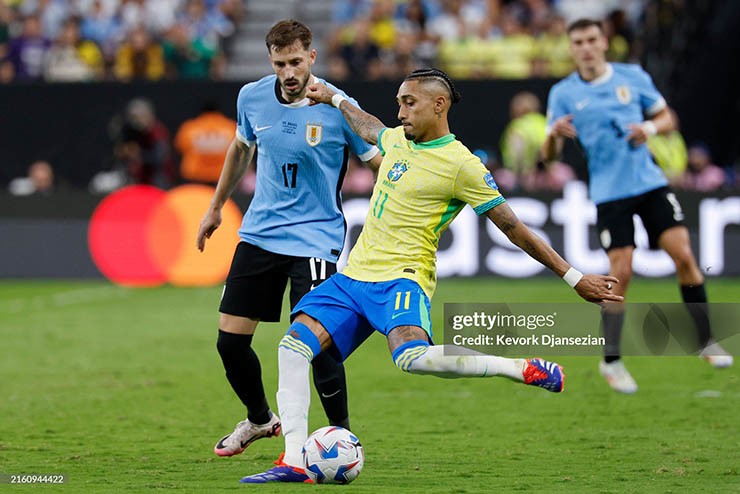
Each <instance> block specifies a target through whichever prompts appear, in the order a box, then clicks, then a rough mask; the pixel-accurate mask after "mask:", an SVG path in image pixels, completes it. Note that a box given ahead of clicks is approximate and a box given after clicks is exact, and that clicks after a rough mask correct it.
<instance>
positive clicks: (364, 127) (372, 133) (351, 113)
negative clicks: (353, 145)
mask: <svg viewBox="0 0 740 494" xmlns="http://www.w3.org/2000/svg"><path fill="white" fill-rule="evenodd" d="M339 110H340V111H341V112H342V115H344V118H346V119H347V122H349V126H350V127H352V130H354V131H355V134H357V135H358V136H360V137H361V138H362V139H363V140H364V141H365V142H369V143H370V144H377V143H378V134H379V133H380V131H381V130H383V129H384V128H385V125H383V122H381V121H380V120H379V119H378V118H377V117H376V116H374V115H370V114H369V113H367V112H365V111H362V110H360V109H359V108H357V107H356V106H355V105H353V104H351V103H349V102H348V101H344V102H342V103H341V104H340V105H339Z"/></svg>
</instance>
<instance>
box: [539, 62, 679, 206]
mask: <svg viewBox="0 0 740 494" xmlns="http://www.w3.org/2000/svg"><path fill="white" fill-rule="evenodd" d="M665 106H666V102H665V100H664V99H663V97H662V96H661V94H660V93H659V92H658V90H657V89H656V88H655V85H654V84H653V81H652V79H651V78H650V76H649V75H648V74H647V72H645V71H644V70H643V69H642V68H641V67H640V66H639V65H630V64H618V63H613V64H607V70H606V73H605V74H604V75H602V76H600V77H599V78H597V79H595V80H593V81H590V82H587V81H584V80H583V79H581V77H580V76H579V75H578V72H574V73H573V74H571V75H570V76H568V77H566V78H565V79H563V80H562V81H560V82H559V83H557V84H556V85H555V86H553V88H552V89H551V90H550V96H549V98H548V102H547V125H548V131H549V129H550V127H551V126H552V124H553V123H554V122H555V120H557V119H558V118H560V117H562V116H564V115H568V114H570V115H573V125H574V126H575V127H576V130H577V131H578V140H579V141H580V142H581V145H582V146H583V148H584V150H585V152H586V155H587V159H588V172H589V176H590V179H589V193H590V195H591V200H592V201H593V202H595V203H596V204H600V203H602V202H608V201H614V200H617V199H623V198H625V197H633V196H637V195H640V194H643V193H645V192H648V191H650V190H653V189H657V188H658V187H663V186H664V185H667V184H668V181H667V180H666V178H665V176H664V175H663V172H662V171H661V170H660V168H659V167H658V165H656V164H655V162H654V161H653V159H652V157H651V156H650V152H649V150H648V148H647V146H646V145H644V144H643V145H640V146H633V145H632V144H631V143H630V142H628V141H627V138H626V137H627V135H628V134H629V132H630V130H629V127H628V125H629V124H632V123H634V124H639V123H640V122H642V121H643V120H645V116H647V117H650V116H653V115H655V114H656V113H658V112H659V111H661V110H662V109H663V108H665Z"/></svg>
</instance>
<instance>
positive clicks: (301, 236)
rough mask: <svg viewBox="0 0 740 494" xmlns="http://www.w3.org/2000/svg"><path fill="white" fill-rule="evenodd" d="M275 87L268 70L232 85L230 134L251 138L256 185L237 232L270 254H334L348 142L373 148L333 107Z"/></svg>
mask: <svg viewBox="0 0 740 494" xmlns="http://www.w3.org/2000/svg"><path fill="white" fill-rule="evenodd" d="M314 80H315V81H320V82H324V81H321V80H320V79H317V78H314ZM325 84H326V83H325ZM327 85H328V86H329V87H331V88H332V89H334V90H335V91H337V92H338V93H339V94H343V95H344V94H345V93H344V92H343V91H341V90H339V89H337V88H335V87H334V86H332V85H331V84H327ZM279 92H280V88H279V83H278V80H277V76H275V75H271V76H267V77H264V78H263V79H260V80H259V81H256V82H252V83H250V84H247V85H245V86H244V87H242V89H241V91H239V97H238V99H237V104H236V109H237V129H236V138H237V139H239V140H240V141H242V142H244V143H246V144H248V145H250V146H251V145H253V144H255V143H256V144H257V185H256V190H255V192H254V198H253V199H252V203H251V204H250V206H249V209H248V210H247V212H246V214H245V215H244V219H243V221H242V226H241V228H240V229H239V236H240V237H241V238H242V239H243V240H245V241H247V242H249V243H251V244H254V245H256V246H258V247H260V248H262V249H264V250H267V251H270V252H275V253H277V254H285V255H291V256H299V257H318V258H321V259H326V260H327V261H331V262H336V261H337V259H338V258H339V254H340V253H341V251H342V248H343V246H344V236H345V229H346V225H345V222H344V216H343V215H342V205H341V193H340V189H341V185H342V180H343V179H344V174H345V171H346V166H347V158H348V154H347V150H348V148H349V150H351V151H352V152H353V153H354V154H356V155H357V156H358V157H359V158H360V159H361V160H362V161H368V160H369V159H370V158H372V157H373V156H375V154H376V153H377V152H378V150H377V148H376V147H375V146H371V145H369V144H367V143H366V142H365V141H363V140H362V139H360V137H359V136H357V134H355V133H354V132H353V131H352V129H351V128H350V127H349V124H348V123H347V121H346V120H345V118H344V116H343V115H342V113H341V112H340V111H339V110H337V109H336V108H334V107H332V106H329V105H316V106H308V100H307V99H303V100H301V101H296V102H294V103H290V104H286V103H281V102H280V100H278V94H279ZM350 101H351V102H352V103H353V104H355V105H357V102H356V101H354V100H352V99H350Z"/></svg>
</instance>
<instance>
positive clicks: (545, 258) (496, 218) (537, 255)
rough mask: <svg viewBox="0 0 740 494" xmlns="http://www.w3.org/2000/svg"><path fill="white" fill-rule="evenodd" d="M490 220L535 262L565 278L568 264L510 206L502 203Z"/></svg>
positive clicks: (492, 212)
mask: <svg viewBox="0 0 740 494" xmlns="http://www.w3.org/2000/svg"><path fill="white" fill-rule="evenodd" d="M487 215H488V218H489V219H490V220H491V221H493V223H494V224H495V225H496V226H497V227H498V228H499V230H501V231H502V232H503V233H504V235H506V236H507V237H508V239H509V240H511V242H512V243H513V244H514V245H516V246H517V247H519V248H520V249H522V250H523V251H524V252H526V253H527V254H529V256H530V257H532V258H533V259H534V260H536V261H538V262H539V263H540V264H542V265H543V266H545V267H547V268H549V269H550V270H552V271H553V272H554V273H555V274H557V275H558V276H563V275H564V274H565V272H566V271H567V270H568V267H569V265H568V263H567V262H565V260H564V259H563V258H562V257H560V255H559V254H558V253H557V252H555V250H554V249H553V248H552V247H550V246H549V245H548V244H547V243H546V242H545V241H544V240H542V238H540V237H539V236H538V235H535V234H534V233H533V232H532V231H531V230H530V229H529V228H527V226H526V225H525V224H524V223H522V222H521V221H519V218H517V216H516V214H514V211H512V209H511V208H510V207H509V205H508V204H506V203H502V204H499V205H498V206H496V207H494V208H492V209H490V210H489V211H488V213H487Z"/></svg>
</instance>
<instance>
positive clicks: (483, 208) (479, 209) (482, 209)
mask: <svg viewBox="0 0 740 494" xmlns="http://www.w3.org/2000/svg"><path fill="white" fill-rule="evenodd" d="M505 202H506V199H504V196H498V197H497V198H495V199H491V200H490V201H488V202H486V203H483V204H481V205H480V206H476V207H474V208H473V211H475V214H477V215H478V216H480V215H482V214H485V213H487V212H488V211H490V210H491V209H493V208H495V207H496V206H498V205H499V204H503V203H505Z"/></svg>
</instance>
